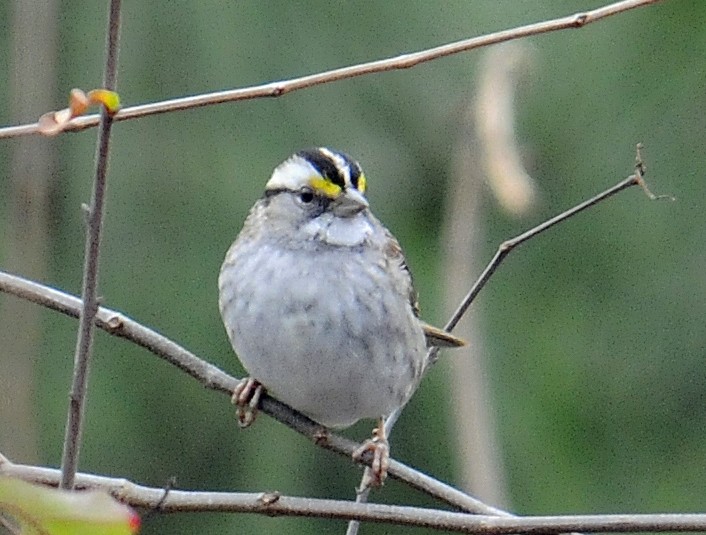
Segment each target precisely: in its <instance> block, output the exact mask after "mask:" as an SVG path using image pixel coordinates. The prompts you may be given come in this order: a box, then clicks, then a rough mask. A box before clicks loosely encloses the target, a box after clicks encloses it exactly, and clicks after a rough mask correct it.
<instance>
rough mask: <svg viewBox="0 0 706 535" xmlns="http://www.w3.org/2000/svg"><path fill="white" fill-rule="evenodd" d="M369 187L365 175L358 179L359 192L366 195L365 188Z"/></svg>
mask: <svg viewBox="0 0 706 535" xmlns="http://www.w3.org/2000/svg"><path fill="white" fill-rule="evenodd" d="M366 187H368V181H367V180H366V179H365V175H363V174H361V175H360V176H359V177H358V191H359V192H361V193H365V188H366Z"/></svg>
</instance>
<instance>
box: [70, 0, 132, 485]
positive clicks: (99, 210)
mask: <svg viewBox="0 0 706 535" xmlns="http://www.w3.org/2000/svg"><path fill="white" fill-rule="evenodd" d="M119 35H120V0H111V2H110V12H109V17H108V36H107V42H106V62H105V72H104V76H103V86H104V87H105V88H106V89H110V90H111V91H115V82H116V77H117V62H118V42H119ZM112 124H113V120H112V117H111V115H110V114H109V113H108V112H107V111H106V110H103V112H102V113H101V127H100V131H99V135H98V144H97V148H96V174H95V179H94V181H93V194H92V198H91V205H90V207H89V208H88V209H87V214H86V216H87V217H86V221H87V228H86V246H85V253H84V267H83V289H82V295H83V308H82V310H81V317H80V321H79V329H78V336H77V340H76V353H75V356H74V372H73V379H72V384H71V392H70V394H69V410H68V416H67V421H66V430H65V435H64V451H63V455H62V460H61V473H62V477H61V485H60V486H61V487H62V488H65V489H70V488H72V487H73V483H74V476H75V474H76V470H77V467H78V457H79V451H80V449H81V435H82V433H81V431H82V427H83V413H84V408H85V405H86V389H87V385H88V369H89V364H90V360H91V353H92V348H93V332H94V326H95V320H94V318H95V315H96V312H97V310H98V266H99V260H100V244H101V230H102V227H103V214H104V213H105V209H104V206H105V191H106V176H107V170H108V155H109V147H110V131H111V126H112Z"/></svg>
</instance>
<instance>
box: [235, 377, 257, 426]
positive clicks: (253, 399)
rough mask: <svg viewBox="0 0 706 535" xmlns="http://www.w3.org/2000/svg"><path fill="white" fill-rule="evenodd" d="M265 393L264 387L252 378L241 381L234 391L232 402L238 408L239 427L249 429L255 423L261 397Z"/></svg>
mask: <svg viewBox="0 0 706 535" xmlns="http://www.w3.org/2000/svg"><path fill="white" fill-rule="evenodd" d="M264 391H265V387H264V386H262V385H261V384H260V383H259V382H257V381H256V380H255V379H253V378H252V377H246V378H245V379H241V381H240V382H239V383H238V386H236V387H235V390H233V397H232V398H231V401H232V402H233V404H234V405H235V406H236V407H237V413H236V414H237V415H238V425H239V426H240V427H248V426H249V425H250V424H251V423H253V422H254V421H255V418H256V417H257V411H258V406H259V404H260V397H262V393H263V392H264Z"/></svg>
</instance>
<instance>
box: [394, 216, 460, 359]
mask: <svg viewBox="0 0 706 535" xmlns="http://www.w3.org/2000/svg"><path fill="white" fill-rule="evenodd" d="M385 235H386V237H387V242H386V244H385V253H386V257H387V258H388V259H390V260H391V263H392V265H393V266H395V265H396V266H398V269H399V270H400V273H401V274H402V275H403V278H404V282H405V284H406V286H407V294H408V296H409V303H410V305H411V306H412V310H413V311H414V315H415V316H417V317H419V301H418V295H417V292H416V290H415V289H414V281H413V280H412V272H411V271H410V269H409V266H408V265H407V262H406V261H405V258H404V253H403V252H402V247H401V246H400V244H399V242H398V241H397V240H396V239H395V237H394V236H393V235H392V234H391V233H390V231H389V230H387V229H385ZM419 322H420V323H421V325H422V329H423V330H424V335H425V336H426V338H427V345H429V346H436V347H462V346H465V345H466V342H465V341H464V340H461V339H460V338H457V337H456V336H454V335H452V334H451V333H447V332H446V331H444V330H442V329H439V328H438V327H434V326H432V325H429V324H428V323H425V322H423V321H422V320H419Z"/></svg>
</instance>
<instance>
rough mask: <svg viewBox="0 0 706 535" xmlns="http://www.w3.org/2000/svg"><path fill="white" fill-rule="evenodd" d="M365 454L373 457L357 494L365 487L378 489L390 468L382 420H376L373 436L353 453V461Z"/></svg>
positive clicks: (387, 444)
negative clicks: (368, 453) (376, 424)
mask: <svg viewBox="0 0 706 535" xmlns="http://www.w3.org/2000/svg"><path fill="white" fill-rule="evenodd" d="M367 452H370V453H371V454H372V456H373V460H372V462H371V463H370V468H368V469H366V471H365V477H364V478H363V482H362V483H361V486H360V489H359V492H361V491H363V490H364V489H365V488H367V487H379V486H380V485H382V484H383V483H384V481H385V478H386V477H387V469H388V467H389V466H390V444H389V443H388V442H387V436H386V435H385V422H384V420H383V418H380V419H379V420H378V426H377V427H376V428H375V429H373V436H372V438H369V439H368V440H366V441H365V442H363V444H362V445H361V446H360V447H359V448H358V449H357V450H355V451H354V452H353V459H354V460H355V461H360V460H361V459H362V458H363V455H365V454H366V453H367Z"/></svg>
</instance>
